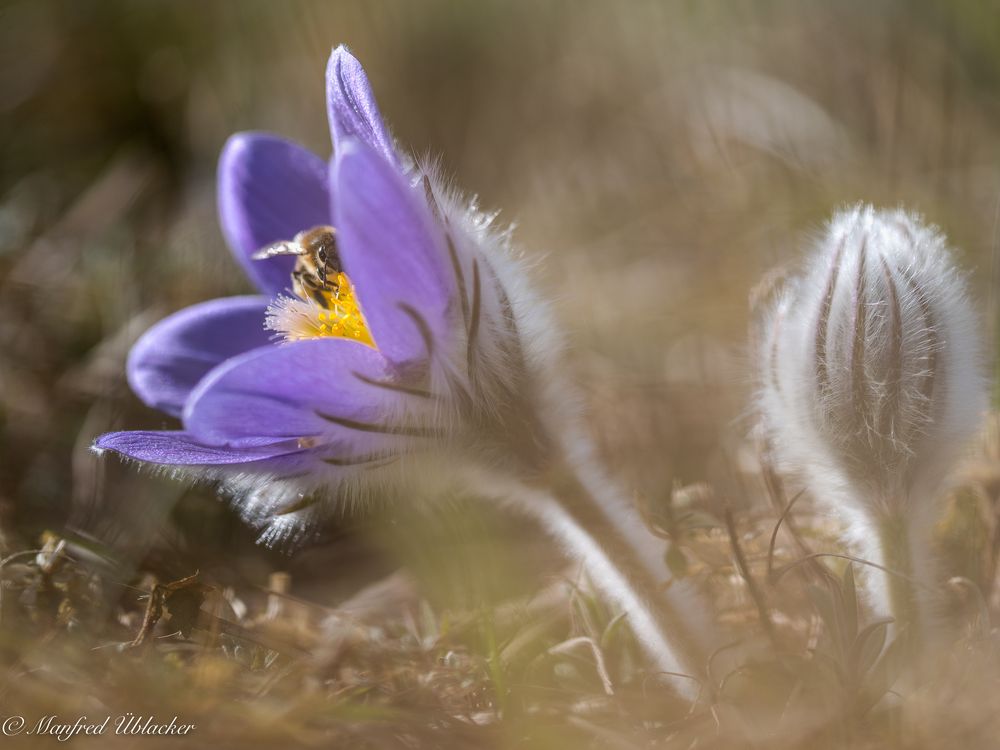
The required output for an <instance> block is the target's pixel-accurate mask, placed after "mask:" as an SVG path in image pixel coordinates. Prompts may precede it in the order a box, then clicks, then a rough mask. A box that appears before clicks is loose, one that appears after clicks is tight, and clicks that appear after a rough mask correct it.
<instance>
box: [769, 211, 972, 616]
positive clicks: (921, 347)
mask: <svg viewBox="0 0 1000 750" xmlns="http://www.w3.org/2000/svg"><path fill="white" fill-rule="evenodd" d="M976 329H977V327H976V321H975V316H974V315H973V313H972V310H971V307H970V304H969V300H968V297H967V294H966V284H965V281H964V279H963V277H962V275H961V274H960V273H959V272H958V271H957V270H956V269H955V267H954V265H953V261H952V257H951V253H950V251H949V249H948V247H947V245H946V242H945V239H944V237H943V236H942V235H941V234H940V233H939V232H938V231H937V230H936V229H934V228H932V227H928V226H926V225H924V224H922V223H921V222H920V220H919V219H918V218H916V217H914V216H913V215H910V214H907V213H905V212H903V211H878V210H876V209H874V208H872V207H871V206H857V207H855V208H853V209H850V210H847V211H843V212H841V213H838V214H837V215H836V216H834V218H833V220H832V221H831V222H830V223H829V225H828V226H827V228H826V232H825V234H824V235H823V237H822V239H821V240H820V241H819V243H818V245H817V247H816V251H815V255H814V256H813V258H812V259H811V260H810V262H809V266H808V267H807V269H806V271H805V273H804V275H803V276H801V277H800V278H799V279H798V280H796V281H794V282H792V283H791V284H790V285H789V286H788V288H787V289H785V291H784V292H783V294H782V295H781V297H780V298H779V300H778V302H777V304H776V305H775V306H774V308H773V310H772V312H771V315H770V317H769V319H768V320H767V323H766V329H765V335H764V336H763V339H762V343H763V345H762V348H761V362H760V364H761V374H762V381H763V387H762V390H761V411H762V413H763V417H764V422H765V426H766V428H767V433H768V437H769V440H770V442H771V443H772V445H773V448H774V449H775V451H776V454H777V456H778V458H779V460H780V462H781V463H782V464H783V468H784V469H786V470H788V471H792V472H796V473H798V474H799V475H800V476H801V477H802V478H803V479H804V480H805V482H806V484H807V486H808V487H809V488H810V489H811V490H812V492H813V495H814V496H815V498H816V499H817V501H819V502H821V503H824V504H826V505H828V506H829V507H831V508H832V509H834V510H835V511H837V512H839V513H840V514H841V515H842V516H843V517H845V519H846V520H847V522H848V526H849V531H850V534H851V538H850V541H851V542H853V543H854V544H855V545H856V547H857V548H858V550H859V552H860V554H862V555H863V556H865V557H866V558H867V559H868V560H870V561H871V562H874V563H876V564H877V565H880V566H882V568H883V569H886V570H888V571H890V572H888V573H886V574H884V575H883V574H879V575H875V576H874V581H873V586H872V588H873V591H872V594H873V600H874V603H875V606H876V609H878V610H881V611H880V614H891V615H892V616H893V617H894V618H895V619H896V620H897V621H898V622H900V623H906V624H907V625H908V626H910V627H911V632H917V631H918V630H919V628H918V622H919V620H920V619H921V618H922V617H923V616H924V615H923V610H925V609H926V601H925V600H926V597H925V596H924V594H923V593H921V594H919V595H918V593H917V589H916V588H915V582H920V583H919V585H921V586H923V587H924V588H922V589H921V591H926V590H927V588H926V587H927V586H928V585H932V584H933V575H932V571H931V570H930V567H931V562H930V560H931V557H932V556H931V554H930V549H929V528H930V524H931V522H932V520H933V517H934V514H933V511H934V507H935V506H934V504H933V499H934V498H935V496H936V494H937V491H938V489H939V487H940V485H941V482H942V480H943V479H944V477H945V475H946V474H947V472H948V471H949V469H950V468H951V467H952V465H953V463H954V461H955V459H956V457H957V455H958V452H959V451H960V450H961V448H962V446H963V444H964V443H965V442H966V441H967V440H968V438H969V437H971V435H972V434H973V433H974V432H975V430H976V427H977V425H978V423H979V419H980V417H981V416H982V414H983V412H984V411H985V408H986V386H985V381H984V379H983V378H982V376H981V374H980V366H979V365H980V350H979V335H978V332H977V330H976Z"/></svg>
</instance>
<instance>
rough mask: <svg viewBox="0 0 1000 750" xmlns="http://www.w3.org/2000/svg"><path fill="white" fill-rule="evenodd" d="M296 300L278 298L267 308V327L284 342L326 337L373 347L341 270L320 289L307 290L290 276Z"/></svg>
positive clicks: (354, 296)
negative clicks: (350, 340) (348, 340)
mask: <svg viewBox="0 0 1000 750" xmlns="http://www.w3.org/2000/svg"><path fill="white" fill-rule="evenodd" d="M293 280H294V283H293V288H294V290H295V295H296V296H295V297H287V296H284V295H281V296H279V297H276V298H275V299H274V301H273V302H271V304H270V305H269V306H268V308H267V317H266V318H265V322H264V325H265V327H266V328H268V329H270V330H272V331H275V332H277V333H279V334H280V335H281V336H282V337H283V338H284V339H285V340H286V341H302V340H303V339H316V338H323V337H327V336H332V337H336V338H345V339H352V340H353V341H358V342H360V343H362V344H367V345H368V346H371V347H374V346H375V342H374V340H373V339H372V336H371V332H370V331H369V330H368V324H367V323H366V322H365V317H364V315H363V314H362V312H361V306H360V305H359V304H358V298H357V295H356V294H355V293H354V285H353V284H351V281H350V279H348V278H347V274H345V273H344V272H343V271H340V272H338V273H337V276H336V278H335V279H327V280H326V283H325V284H324V285H323V286H313V287H312V288H309V289H306V288H304V285H303V284H302V283H300V281H299V280H298V279H296V278H295V275H294V274H293Z"/></svg>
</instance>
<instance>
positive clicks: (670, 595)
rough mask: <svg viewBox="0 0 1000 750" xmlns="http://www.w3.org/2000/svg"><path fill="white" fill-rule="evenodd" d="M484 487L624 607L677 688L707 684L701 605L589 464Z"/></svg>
mask: <svg viewBox="0 0 1000 750" xmlns="http://www.w3.org/2000/svg"><path fill="white" fill-rule="evenodd" d="M581 465H584V464H581ZM586 465H588V466H592V464H590V463H588V464H586ZM488 486H489V487H490V489H491V490H492V491H491V492H489V494H490V495H491V496H493V497H496V498H498V499H501V500H503V501H504V502H507V503H508V504H511V505H513V506H514V507H515V509H517V510H518V511H520V512H523V513H527V514H528V515H530V516H532V517H533V518H534V519H535V520H536V521H538V522H539V523H540V524H541V525H542V526H543V527H544V528H545V529H546V531H548V533H549V534H551V535H552V536H553V537H554V538H555V539H556V540H557V541H559V542H560V543H561V544H562V546H563V549H564V551H565V553H566V554H567V555H568V556H569V557H571V558H573V559H575V560H577V561H579V562H580V564H581V565H582V566H583V567H584V569H585V570H586V572H587V574H588V576H589V577H590V579H591V580H592V582H593V584H594V585H595V586H596V587H597V589H598V591H599V593H600V594H601V595H602V596H603V597H604V598H605V599H606V600H608V601H610V602H611V603H613V604H614V605H616V606H617V607H619V608H621V610H622V611H624V612H625V613H627V617H626V622H627V623H628V625H629V626H630V627H631V629H632V631H633V632H634V633H635V635H636V637H637V639H638V641H639V643H640V644H641V645H642V647H643V649H644V650H645V651H646V654H647V655H648V656H649V658H650V659H651V661H652V663H653V664H654V665H655V667H656V669H657V670H659V671H660V672H662V673H663V674H664V675H665V676H667V675H669V673H673V675H672V676H670V680H671V682H672V684H674V685H675V686H676V689H677V690H678V692H680V693H681V694H683V695H685V696H686V697H688V698H691V699H695V698H696V697H697V695H698V694H699V690H698V688H697V684H696V682H695V681H697V683H701V684H702V685H703V688H702V691H706V690H707V689H710V687H711V686H710V685H708V684H707V679H708V678H707V670H708V662H709V659H710V657H711V655H712V653H713V651H715V650H717V648H718V646H719V645H720V644H721V640H720V639H719V638H717V637H715V636H714V635H713V627H714V625H713V623H712V620H711V618H710V616H709V610H708V608H707V606H705V603H704V601H703V598H702V596H701V594H700V593H699V592H698V591H696V590H695V588H694V586H693V585H692V584H691V583H690V582H688V581H678V580H674V579H673V577H672V575H671V574H670V571H669V569H668V568H667V565H666V562H665V559H664V554H663V550H662V543H661V542H660V541H659V540H658V539H656V537H654V536H653V535H652V534H651V533H650V532H649V530H648V529H647V528H646V527H645V525H644V524H643V522H642V520H641V518H640V517H639V514H638V513H637V511H636V510H635V509H634V508H633V507H631V506H630V504H628V503H627V502H625V501H624V500H623V499H622V498H621V497H620V495H619V494H618V493H617V492H616V491H615V490H614V488H613V487H612V486H611V485H610V484H608V483H607V482H606V481H604V480H603V478H602V477H599V476H598V475H597V474H596V473H595V472H594V471H593V469H592V468H590V469H587V470H585V471H580V470H578V469H577V468H576V467H572V466H570V465H569V464H568V463H562V464H561V465H559V466H558V467H553V469H552V470H551V471H549V472H547V473H546V474H545V475H544V476H543V477H540V478H539V479H538V480H536V481H531V482H504V481H503V480H498V479H497V478H496V477H491V478H490V480H489V482H488ZM678 673H680V674H681V675H687V676H689V677H693V678H695V680H691V679H684V678H683V677H682V676H679V675H678Z"/></svg>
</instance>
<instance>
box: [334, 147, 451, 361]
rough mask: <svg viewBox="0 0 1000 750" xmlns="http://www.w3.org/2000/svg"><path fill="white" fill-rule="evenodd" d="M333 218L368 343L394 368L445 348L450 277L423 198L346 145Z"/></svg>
mask: <svg viewBox="0 0 1000 750" xmlns="http://www.w3.org/2000/svg"><path fill="white" fill-rule="evenodd" d="M333 173H334V174H333V178H334V181H335V183H336V187H335V189H334V191H333V192H334V220H335V221H336V223H337V232H338V239H339V249H340V257H341V261H342V263H343V265H344V270H345V271H346V272H347V275H348V276H350V278H351V280H352V281H353V282H354V286H355V288H356V289H357V293H358V300H359V302H360V303H361V309H362V312H363V313H364V315H365V319H366V320H367V321H368V325H369V327H370V328H371V331H372V336H373V338H374V339H375V344H376V346H378V348H379V351H381V352H382V353H383V354H384V355H385V356H386V358H388V359H389V360H391V361H392V362H394V363H395V364H397V365H399V366H405V365H407V364H412V363H416V362H421V361H426V360H427V359H428V357H429V355H430V354H433V353H434V352H433V351H432V350H434V349H435V348H436V347H443V346H445V345H446V344H447V341H448V334H449V328H450V322H449V321H450V310H451V307H452V300H453V297H454V289H455V280H454V274H453V272H452V270H451V267H450V265H449V261H448V259H447V250H446V249H445V244H444V238H443V236H442V233H441V229H440V227H439V226H438V225H437V223H436V222H435V221H434V220H433V218H432V217H431V215H430V212H429V210H428V208H427V204H426V200H425V198H424V197H423V195H421V194H419V193H418V192H417V191H416V189H415V188H414V187H412V186H411V185H410V184H409V183H408V182H407V181H406V180H405V178H404V177H403V176H402V175H401V174H400V173H399V172H398V171H397V170H396V169H395V168H394V167H393V166H392V165H391V164H389V163H388V162H387V161H385V159H383V158H382V157H381V156H379V155H378V154H377V153H376V152H375V151H372V150H371V149H370V148H369V147H367V146H366V145H364V144H363V143H361V142H359V141H356V140H351V141H346V142H345V143H344V144H343V145H342V147H341V149H340V152H339V153H338V154H337V159H336V162H335V164H334V170H333Z"/></svg>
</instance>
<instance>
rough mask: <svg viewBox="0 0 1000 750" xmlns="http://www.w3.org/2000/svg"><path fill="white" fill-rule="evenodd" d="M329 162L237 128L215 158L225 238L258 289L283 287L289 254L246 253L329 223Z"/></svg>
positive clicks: (272, 291) (286, 281)
mask: <svg viewBox="0 0 1000 750" xmlns="http://www.w3.org/2000/svg"><path fill="white" fill-rule="evenodd" d="M328 172H329V167H328V165H327V163H326V162H325V161H323V160H322V159H320V158H319V157H318V156H316V155H315V154H314V153H312V152H311V151H308V150H306V149H305V148H303V147H302V146H299V145H297V144H295V143H292V142H290V141H286V140H284V139H282V138H278V137H277V136H273V135H267V134H264V133H237V134H236V135H234V136H232V137H231V138H230V139H229V140H228V141H227V142H226V145H225V148H223V150H222V156H221V157H220V159H219V176H218V180H219V182H218V201H219V218H220V220H221V222H222V231H223V234H225V236H226V241H227V242H228V243H229V247H230V248H231V249H232V251H233V254H234V255H235V256H236V259H237V260H238V261H239V262H240V264H241V265H242V266H243V268H244V269H245V270H246V272H247V275H249V276H250V278H251V279H253V281H254V283H256V284H257V286H258V287H259V288H260V289H261V291H263V292H265V293H268V294H275V293H277V292H280V291H283V290H285V289H287V288H288V286H289V284H290V279H289V277H290V275H291V273H292V267H293V266H294V265H295V259H294V258H293V257H291V256H279V257H276V258H271V259H268V260H252V259H251V257H250V256H251V255H253V254H254V253H255V252H257V251H258V250H260V249H261V248H263V247H265V246H267V245H270V244H271V243H273V242H278V241H280V240H290V239H292V238H293V237H294V236H295V234H296V233H297V232H301V231H302V230H303V229H309V228H310V227H315V226H320V225H323V224H329V223H330V218H331V217H330V190H329V180H328Z"/></svg>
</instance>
